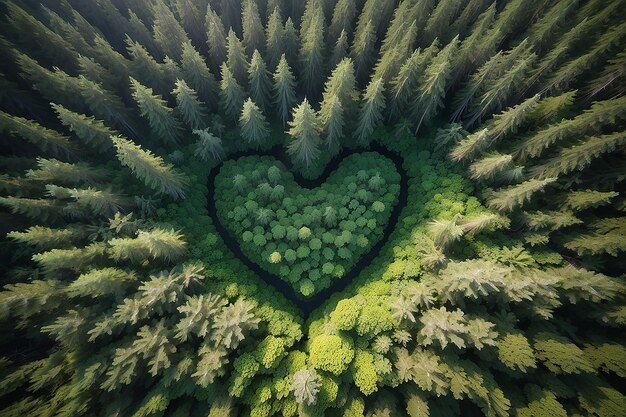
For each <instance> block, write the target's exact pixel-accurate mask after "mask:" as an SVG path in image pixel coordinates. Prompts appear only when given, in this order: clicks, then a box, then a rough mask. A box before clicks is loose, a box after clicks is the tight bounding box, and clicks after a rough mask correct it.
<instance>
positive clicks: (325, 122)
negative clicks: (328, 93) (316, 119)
mask: <svg viewBox="0 0 626 417" xmlns="http://www.w3.org/2000/svg"><path fill="white" fill-rule="evenodd" d="M320 123H321V124H322V126H323V131H324V132H325V134H324V145H325V146H326V148H327V149H328V150H330V151H331V152H335V151H337V149H339V147H340V141H339V140H340V139H341V138H342V137H343V136H344V125H345V120H344V109H343V106H342V104H341V101H340V100H339V97H338V96H337V95H336V94H335V95H333V96H332V98H331V99H330V100H329V102H328V103H327V104H326V111H325V112H324V115H322V114H320Z"/></svg>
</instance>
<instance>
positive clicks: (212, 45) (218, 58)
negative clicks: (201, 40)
mask: <svg viewBox="0 0 626 417" xmlns="http://www.w3.org/2000/svg"><path fill="white" fill-rule="evenodd" d="M206 31H207V45H208V47H209V57H210V58H211V60H210V62H211V68H213V69H214V70H216V69H218V68H219V67H220V65H222V62H224V61H226V57H227V52H226V31H225V30H224V24H223V23H222V20H221V19H220V17H219V16H218V15H217V13H215V10H213V9H212V8H211V4H210V3H209V4H207V11H206Z"/></svg>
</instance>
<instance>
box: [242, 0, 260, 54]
mask: <svg viewBox="0 0 626 417" xmlns="http://www.w3.org/2000/svg"><path fill="white" fill-rule="evenodd" d="M241 20H242V25H243V45H244V46H245V48H246V53H247V54H248V57H249V58H251V57H252V54H253V53H254V51H263V50H264V49H263V48H264V47H265V33H264V31H263V24H262V23H261V16H260V15H259V7H258V5H257V2H256V1H255V0H243V5H242V18H241Z"/></svg>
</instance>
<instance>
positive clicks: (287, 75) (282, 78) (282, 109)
mask: <svg viewBox="0 0 626 417" xmlns="http://www.w3.org/2000/svg"><path fill="white" fill-rule="evenodd" d="M295 85H296V81H295V78H294V76H293V74H292V73H291V68H289V64H288V63H287V59H286V58H285V54H283V55H282V56H281V57H280V61H279V63H278V66H277V67H276V72H275V73H274V104H276V105H277V106H278V112H277V113H278V116H279V118H280V121H281V122H282V124H283V127H285V126H287V120H288V119H289V114H290V112H291V108H292V107H293V106H294V105H295V104H296V93H295Z"/></svg>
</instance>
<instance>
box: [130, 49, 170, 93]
mask: <svg viewBox="0 0 626 417" xmlns="http://www.w3.org/2000/svg"><path fill="white" fill-rule="evenodd" d="M126 50H127V52H128V55H130V58H131V62H130V64H129V66H130V71H131V73H132V75H133V78H135V79H136V80H139V82H141V83H142V84H144V85H149V86H151V87H152V88H153V89H154V90H155V91H157V92H158V93H159V94H162V95H164V94H169V88H170V85H169V83H168V82H169V80H168V79H167V77H166V73H165V69H164V68H163V65H162V64H160V63H158V62H157V61H156V60H155V59H154V58H153V57H152V55H151V54H150V52H148V51H147V50H146V48H144V47H143V46H142V45H141V44H140V43H138V42H135V41H133V40H132V39H131V38H130V37H127V38H126Z"/></svg>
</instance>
